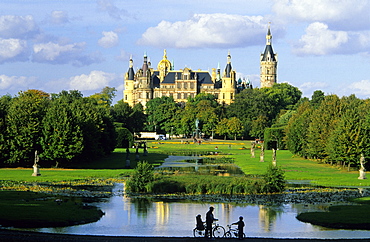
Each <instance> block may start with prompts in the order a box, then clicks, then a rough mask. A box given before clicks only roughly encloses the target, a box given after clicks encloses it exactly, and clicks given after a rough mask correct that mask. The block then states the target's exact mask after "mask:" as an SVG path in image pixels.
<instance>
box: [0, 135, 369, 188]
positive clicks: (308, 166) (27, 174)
mask: <svg viewBox="0 0 370 242" xmlns="http://www.w3.org/2000/svg"><path fill="white" fill-rule="evenodd" d="M147 145H148V147H149V148H148V155H147V156H144V155H143V150H142V149H140V150H139V156H140V160H146V161H148V162H150V163H152V164H153V165H155V166H158V165H160V164H161V163H162V162H163V160H164V159H165V158H166V157H167V156H168V154H174V155H175V154H176V155H199V154H203V153H210V152H212V153H213V154H214V155H213V157H216V158H217V157H222V156H226V157H231V158H233V159H234V161H235V164H236V165H238V166H239V167H240V168H241V169H242V170H243V172H244V173H246V174H263V173H265V171H266V168H267V166H269V165H270V164H271V162H272V151H271V150H265V159H264V160H265V162H260V157H259V156H260V150H259V149H256V152H255V158H251V152H250V141H240V140H237V141H234V140H227V141H223V140H217V141H206V142H203V143H202V144H200V145H199V144H194V143H193V142H189V143H188V144H187V143H186V142H185V140H182V141H181V140H173V141H172V140H170V141H161V142H158V141H148V142H147ZM216 147H217V149H216ZM135 152H136V150H135V149H133V148H131V149H130V156H129V157H130V160H131V168H134V167H135V166H136V163H137V161H136V160H135V158H136V155H135ZM216 152H217V155H216V154H215V153H216ZM276 159H277V165H278V166H281V168H282V169H283V170H284V171H285V177H286V179H287V180H309V181H310V182H311V183H312V184H315V185H320V186H351V187H352V186H353V187H358V186H361V187H367V186H370V180H369V179H366V180H359V179H357V177H358V176H359V173H358V171H350V172H348V171H346V170H342V169H339V168H338V167H334V166H330V165H328V164H321V163H319V162H316V161H312V160H306V159H303V158H301V157H297V156H293V155H292V153H290V152H289V151H287V150H278V151H277V155H276ZM125 165H126V149H116V150H115V151H114V152H113V153H112V155H110V156H108V157H104V158H101V159H97V160H95V161H91V162H89V163H85V164H80V165H78V166H74V165H73V164H70V165H69V166H68V169H46V168H42V167H41V169H40V172H41V176H39V177H33V176H31V174H32V172H33V171H32V168H31V167H30V168H28V169H25V168H17V169H0V177H1V178H0V179H1V180H13V181H64V180H75V179H85V178H97V177H100V178H117V177H127V176H129V175H130V174H132V172H133V170H132V169H125Z"/></svg>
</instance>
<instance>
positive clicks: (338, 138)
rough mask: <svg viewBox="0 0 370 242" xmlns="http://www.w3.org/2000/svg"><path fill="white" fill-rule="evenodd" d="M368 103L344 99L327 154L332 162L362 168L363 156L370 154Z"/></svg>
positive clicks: (369, 106)
mask: <svg viewBox="0 0 370 242" xmlns="http://www.w3.org/2000/svg"><path fill="white" fill-rule="evenodd" d="M369 108H370V105H369V103H368V102H364V101H363V100H360V99H358V98H356V97H355V96H353V95H352V96H350V97H348V98H346V97H343V98H342V112H343V114H342V115H341V117H340V120H339V122H338V123H337V125H336V126H335V130H334V132H332V134H331V136H330V138H329V141H328V144H327V146H326V147H327V152H328V154H329V159H330V160H331V161H332V162H338V163H341V164H342V165H343V166H344V165H347V167H348V170H349V169H350V167H351V166H355V167H360V163H359V160H360V157H361V154H364V155H365V156H368V155H369V154H370V125H369V124H370V123H369Z"/></svg>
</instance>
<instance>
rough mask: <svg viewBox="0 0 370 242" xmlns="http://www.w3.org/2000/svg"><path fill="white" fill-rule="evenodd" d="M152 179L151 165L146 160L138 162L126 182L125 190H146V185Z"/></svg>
mask: <svg viewBox="0 0 370 242" xmlns="http://www.w3.org/2000/svg"><path fill="white" fill-rule="evenodd" d="M153 181H154V174H153V165H151V164H149V163H148V162H147V161H143V162H139V163H137V167H136V168H135V171H134V174H133V175H132V177H131V178H130V179H129V180H128V181H127V183H126V185H127V190H128V191H130V192H148V185H150V183H151V182H153Z"/></svg>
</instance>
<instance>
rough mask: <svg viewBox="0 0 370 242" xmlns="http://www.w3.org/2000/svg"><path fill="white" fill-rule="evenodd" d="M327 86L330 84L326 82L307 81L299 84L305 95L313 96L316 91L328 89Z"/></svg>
mask: <svg viewBox="0 0 370 242" xmlns="http://www.w3.org/2000/svg"><path fill="white" fill-rule="evenodd" d="M327 87H329V85H328V84H327V83H324V82H305V83H303V84H301V85H300V86H299V89H300V90H301V91H302V92H303V96H311V95H312V94H313V92H314V91H316V90H322V89H326V88H327Z"/></svg>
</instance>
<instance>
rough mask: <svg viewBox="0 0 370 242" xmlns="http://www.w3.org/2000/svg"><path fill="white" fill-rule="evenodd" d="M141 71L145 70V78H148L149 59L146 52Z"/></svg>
mask: <svg viewBox="0 0 370 242" xmlns="http://www.w3.org/2000/svg"><path fill="white" fill-rule="evenodd" d="M141 69H142V70H143V76H147V72H148V57H147V55H146V52H145V53H144V63H143V66H142V67H141Z"/></svg>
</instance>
